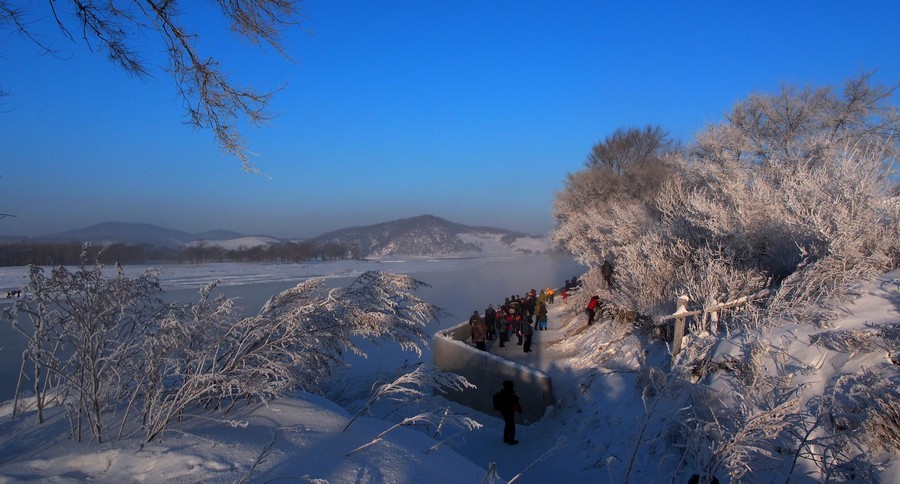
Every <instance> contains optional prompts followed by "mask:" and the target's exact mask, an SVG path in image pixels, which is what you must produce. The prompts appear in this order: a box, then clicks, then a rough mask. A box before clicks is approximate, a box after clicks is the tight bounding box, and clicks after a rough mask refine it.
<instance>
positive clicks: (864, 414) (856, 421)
mask: <svg viewBox="0 0 900 484" xmlns="http://www.w3.org/2000/svg"><path fill="white" fill-rule="evenodd" d="M830 403H831V405H830V408H829V411H830V417H831V425H832V427H833V430H834V432H835V433H837V434H839V435H841V436H842V437H845V439H842V440H848V441H856V442H859V443H862V444H864V445H865V446H866V447H867V448H869V449H872V450H875V451H878V450H885V451H888V452H896V451H898V450H900V392H898V391H897V385H896V384H894V383H893V382H891V381H890V380H888V379H885V378H883V377H880V376H879V375H877V374H876V373H873V372H871V371H868V370H863V371H862V372H861V373H857V374H854V375H843V376H841V377H840V378H838V380H837V382H836V383H835V385H834V389H833V390H832V392H831V401H830Z"/></svg>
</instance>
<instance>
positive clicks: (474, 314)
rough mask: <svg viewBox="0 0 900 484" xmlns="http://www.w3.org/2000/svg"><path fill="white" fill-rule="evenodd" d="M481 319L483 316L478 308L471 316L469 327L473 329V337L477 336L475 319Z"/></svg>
mask: <svg viewBox="0 0 900 484" xmlns="http://www.w3.org/2000/svg"><path fill="white" fill-rule="evenodd" d="M478 319H481V316H479V315H478V310H477V309H476V310H475V311H474V312H473V313H472V315H471V316H469V329H471V330H472V337H474V336H475V321H476V320H478Z"/></svg>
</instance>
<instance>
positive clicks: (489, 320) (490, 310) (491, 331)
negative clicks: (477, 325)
mask: <svg viewBox="0 0 900 484" xmlns="http://www.w3.org/2000/svg"><path fill="white" fill-rule="evenodd" d="M496 319H497V311H496V310H494V305H493V304H488V307H487V309H485V310H484V325H485V326H487V338H488V339H489V340H493V339H495V338H496V337H497V331H496V329H497V327H496V324H497V321H496Z"/></svg>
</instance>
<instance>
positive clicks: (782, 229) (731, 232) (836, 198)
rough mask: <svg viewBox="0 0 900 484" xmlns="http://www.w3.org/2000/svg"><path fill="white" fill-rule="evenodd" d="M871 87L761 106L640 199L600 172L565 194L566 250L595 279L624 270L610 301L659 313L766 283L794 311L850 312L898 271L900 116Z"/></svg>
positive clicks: (670, 159) (561, 220) (715, 135)
mask: <svg viewBox="0 0 900 484" xmlns="http://www.w3.org/2000/svg"><path fill="white" fill-rule="evenodd" d="M868 80H869V76H868V75H865V74H864V75H862V76H860V78H858V79H854V80H851V81H848V82H847V84H846V86H845V88H844V90H843V91H842V92H841V93H840V94H836V93H835V91H834V90H832V89H830V88H821V89H816V90H811V89H806V90H803V91H798V90H796V89H793V88H789V87H785V88H783V89H782V91H781V93H780V94H779V95H775V96H765V95H754V96H751V97H750V99H748V100H747V101H744V102H741V103H739V104H738V105H737V106H736V107H735V108H734V110H733V112H732V114H731V115H730V116H728V118H727V120H726V122H724V123H722V124H720V125H713V126H710V127H709V128H707V129H706V130H704V131H703V132H702V133H700V134H699V135H698V136H697V142H696V144H695V145H694V146H691V147H689V148H688V149H687V150H685V151H684V152H681V151H676V152H668V153H663V154H661V155H660V156H657V157H655V158H654V160H655V161H654V163H656V164H657V166H660V167H661V168H659V169H658V170H657V171H656V173H657V174H659V176H657V177H655V178H653V177H651V179H653V180H656V181H657V183H656V184H655V185H653V186H647V189H645V190H643V191H640V192H637V193H635V192H631V193H628V192H624V191H621V190H615V189H614V188H613V187H615V186H617V184H618V183H620V182H621V178H620V177H619V176H618V174H616V173H611V172H610V171H609V170H606V169H601V168H598V167H600V166H604V165H601V164H593V165H591V164H589V165H588V167H587V168H586V169H585V170H583V171H581V172H578V173H574V174H570V175H569V176H568V178H567V184H566V188H565V189H564V190H563V191H562V192H561V193H560V194H558V196H557V199H556V202H555V207H554V209H555V216H556V219H557V229H556V230H555V232H554V234H553V238H554V241H555V243H556V244H557V245H558V246H559V247H561V248H562V249H564V250H566V251H568V252H570V253H571V254H573V255H574V256H575V258H576V259H577V260H578V261H579V262H582V263H584V264H586V265H588V266H589V267H596V266H598V265H599V264H600V262H602V261H603V259H604V258H610V259H613V260H614V261H615V263H616V273H617V277H616V280H617V282H618V283H619V286H620V287H619V288H618V289H619V290H618V291H615V292H614V294H612V295H611V297H613V298H618V299H620V301H619V303H620V304H628V305H631V306H632V307H635V308H640V309H642V310H644V311H649V312H651V313H652V312H658V313H661V312H663V311H666V310H668V311H670V310H671V305H672V301H673V300H674V298H675V296H676V295H680V294H690V297H691V300H692V301H694V302H696V303H706V302H710V301H712V300H718V301H723V300H726V299H728V298H729V297H733V296H741V295H746V294H747V293H749V292H753V291H755V290H756V289H759V288H762V287H763V286H766V285H774V286H778V287H780V288H781V291H780V292H779V293H777V296H776V298H775V299H774V302H773V304H779V305H780V307H782V308H783V309H784V310H787V309H788V307H789V306H791V307H795V308H796V307H799V306H800V304H793V303H794V302H798V303H799V302H802V303H816V302H825V301H827V300H832V301H840V300H841V298H840V295H841V294H842V293H843V291H845V290H846V289H847V287H848V285H849V283H851V282H852V281H856V280H858V279H859V278H860V277H865V276H871V275H874V274H875V273H880V272H884V271H886V270H889V269H892V268H894V267H897V265H898V263H900V248H898V244H897V242H896V241H897V240H900V204H898V203H897V200H896V195H895V193H896V183H894V182H892V179H891V170H892V163H893V161H894V160H895V159H896V154H897V152H898V139H897V138H896V135H895V133H897V132H898V128H900V118H898V116H897V111H896V109H895V107H893V106H892V105H890V104H889V102H890V94H891V93H892V92H893V91H892V89H886V88H881V87H873V86H870V85H869V82H868ZM595 151H596V150H595ZM645 186H646V185H645ZM597 279H599V278H597ZM586 280H588V281H590V280H592V279H591V278H590V277H588V278H586ZM779 284H780V285H779ZM595 289H597V288H590V289H589V291H588V292H594V290H595ZM831 295H834V296H835V297H834V298H830V297H829V296H831ZM663 308H668V309H663ZM807 316H808V315H807ZM798 317H800V315H798Z"/></svg>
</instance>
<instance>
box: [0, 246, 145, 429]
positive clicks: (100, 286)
mask: <svg viewBox="0 0 900 484" xmlns="http://www.w3.org/2000/svg"><path fill="white" fill-rule="evenodd" d="M86 258H87V256H86V252H84V253H83V254H82V264H81V267H80V268H79V269H78V270H76V271H74V272H72V271H69V270H68V269H66V268H65V267H62V266H59V267H55V268H54V269H53V270H52V274H51V275H50V276H49V277H47V276H45V275H44V271H43V269H42V268H40V267H36V266H30V267H29V278H28V284H27V286H26V291H28V292H29V293H30V294H32V297H31V298H29V299H27V300H23V301H18V302H17V305H16V308H15V310H16V311H17V312H18V313H20V314H21V313H25V314H27V315H28V316H30V319H31V323H32V324H31V327H30V328H28V327H20V326H19V325H18V323H17V322H16V318H15V317H13V318H12V321H13V325H14V327H15V328H16V329H17V330H18V331H19V332H20V333H22V334H23V335H24V336H25V337H26V338H27V346H26V348H25V351H24V353H23V355H22V358H23V365H22V372H20V375H19V386H18V391H17V397H18V395H19V393H20V392H21V391H22V390H23V389H22V388H21V385H22V384H23V383H24V380H25V379H26V378H27V375H26V373H25V370H26V363H27V365H29V366H30V367H31V369H32V371H33V373H32V378H31V379H32V381H31V384H32V388H33V390H34V394H35V397H36V398H35V400H36V407H37V415H38V421H39V422H42V420H43V410H44V407H45V406H46V405H47V404H48V403H49V402H47V401H46V399H45V396H46V395H47V394H48V393H49V392H51V391H52V392H53V393H54V394H55V395H56V398H57V399H58V402H59V403H61V404H63V405H65V409H66V416H67V418H68V420H69V422H70V424H71V426H72V435H73V437H74V438H75V439H76V440H78V441H81V440H82V438H83V435H82V434H83V432H84V431H88V432H90V435H91V437H92V439H94V440H96V441H97V442H102V441H103V440H104V436H105V435H106V431H107V429H108V425H109V422H108V420H109V416H110V415H114V414H115V412H116V407H117V403H118V402H120V401H122V400H123V399H125V398H128V395H130V394H131V393H132V391H133V387H132V385H133V383H134V376H135V374H136V373H137V372H140V371H141V369H142V365H141V361H140V360H138V359H136V358H135V356H137V355H139V354H140V347H141V345H142V344H143V342H144V340H145V338H146V337H147V336H148V334H149V332H150V331H151V328H152V327H153V326H154V325H155V324H156V318H157V317H158V316H159V314H160V311H161V310H162V308H163V305H162V303H161V302H160V301H159V299H158V298H157V297H156V295H157V294H158V293H159V292H160V288H159V282H158V279H157V274H156V273H155V272H153V271H147V272H144V273H143V274H141V275H140V276H138V277H137V278H134V279H131V278H128V277H126V276H125V274H124V271H123V270H122V268H121V267H119V268H118V270H117V273H116V275H115V276H114V277H104V276H103V270H102V265H101V264H100V263H99V261H98V262H97V263H96V264H95V265H94V266H89V265H88V262H87V260H86Z"/></svg>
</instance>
